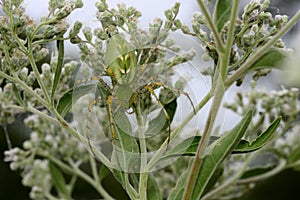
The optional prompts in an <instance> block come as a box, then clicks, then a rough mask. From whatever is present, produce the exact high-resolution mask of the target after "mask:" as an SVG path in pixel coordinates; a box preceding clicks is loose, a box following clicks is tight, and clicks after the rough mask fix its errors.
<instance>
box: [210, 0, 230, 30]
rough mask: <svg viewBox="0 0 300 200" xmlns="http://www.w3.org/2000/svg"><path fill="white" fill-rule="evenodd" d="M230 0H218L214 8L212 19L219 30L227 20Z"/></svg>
mask: <svg viewBox="0 0 300 200" xmlns="http://www.w3.org/2000/svg"><path fill="white" fill-rule="evenodd" d="M232 2H233V1H232V0H218V1H217V3H216V5H215V10H214V20H215V23H216V25H217V28H218V31H219V32H220V31H221V29H222V28H223V26H224V25H225V23H226V22H227V21H229V18H230V14H231V8H232Z"/></svg>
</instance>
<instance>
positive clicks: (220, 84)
mask: <svg viewBox="0 0 300 200" xmlns="http://www.w3.org/2000/svg"><path fill="white" fill-rule="evenodd" d="M232 6H233V9H232V12H231V17H230V23H229V32H228V39H227V41H226V49H225V53H224V54H219V56H220V59H219V62H220V73H218V70H216V71H215V73H217V74H216V75H217V79H216V91H215V94H214V99H213V103H212V106H211V109H210V112H209V116H208V118H207V121H206V124H205V128H204V131H203V135H202V137H201V140H200V143H199V146H198V148H197V152H196V155H195V157H194V161H193V164H192V167H191V170H190V173H189V176H188V180H187V185H186V187H185V190H184V194H183V199H186V200H187V199H191V198H192V194H193V190H194V188H195V187H196V180H197V177H198V175H199V173H200V168H201V165H202V161H203V159H204V156H205V150H206V148H207V146H208V142H209V138H210V135H211V130H212V128H213V125H214V122H215V119H216V116H217V113H218V111H219V108H220V105H221V102H222V99H223V96H224V93H225V88H224V80H225V78H226V75H227V67H228V64H229V60H230V52H231V46H232V43H233V38H234V36H233V34H234V24H235V20H236V17H237V12H238V7H239V0H235V1H234V3H233V5H232ZM215 34H217V35H219V33H215ZM213 85H214V83H213Z"/></svg>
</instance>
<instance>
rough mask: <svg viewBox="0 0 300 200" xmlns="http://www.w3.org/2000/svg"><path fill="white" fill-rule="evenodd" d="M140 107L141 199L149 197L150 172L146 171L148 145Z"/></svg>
mask: <svg viewBox="0 0 300 200" xmlns="http://www.w3.org/2000/svg"><path fill="white" fill-rule="evenodd" d="M141 113H142V112H141V110H140V107H139V106H137V112H136V117H137V122H138V132H139V143H140V151H141V153H140V156H141V166H140V180H139V195H140V196H139V199H140V200H146V199H147V180H148V173H149V172H147V171H146V167H147V146H146V137H145V131H144V129H145V128H144V127H145V119H146V117H144V115H142V114H141Z"/></svg>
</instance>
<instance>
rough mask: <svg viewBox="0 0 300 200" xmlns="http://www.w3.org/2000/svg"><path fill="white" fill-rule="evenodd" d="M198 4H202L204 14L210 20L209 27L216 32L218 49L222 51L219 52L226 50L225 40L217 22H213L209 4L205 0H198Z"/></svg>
mask: <svg viewBox="0 0 300 200" xmlns="http://www.w3.org/2000/svg"><path fill="white" fill-rule="evenodd" d="M198 4H199V5H200V7H201V10H202V12H203V15H204V17H205V18H206V20H207V22H208V25H209V28H210V29H211V31H212V32H213V34H214V37H215V40H216V46H217V49H218V50H219V51H220V52H219V53H221V52H224V50H225V49H224V45H223V42H222V40H221V37H220V34H219V32H218V29H217V27H216V25H215V23H214V22H213V19H212V17H211V15H210V13H209V10H208V8H207V5H205V3H204V2H203V0H198Z"/></svg>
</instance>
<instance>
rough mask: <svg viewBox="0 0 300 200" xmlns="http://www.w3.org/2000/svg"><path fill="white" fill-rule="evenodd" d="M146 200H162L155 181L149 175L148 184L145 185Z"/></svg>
mask: <svg viewBox="0 0 300 200" xmlns="http://www.w3.org/2000/svg"><path fill="white" fill-rule="evenodd" d="M147 199H148V200H160V199H161V200H162V199H163V196H162V193H161V191H160V189H159V186H158V184H157V182H156V181H155V178H154V177H153V176H152V175H151V174H150V175H149V177H148V183H147Z"/></svg>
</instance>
